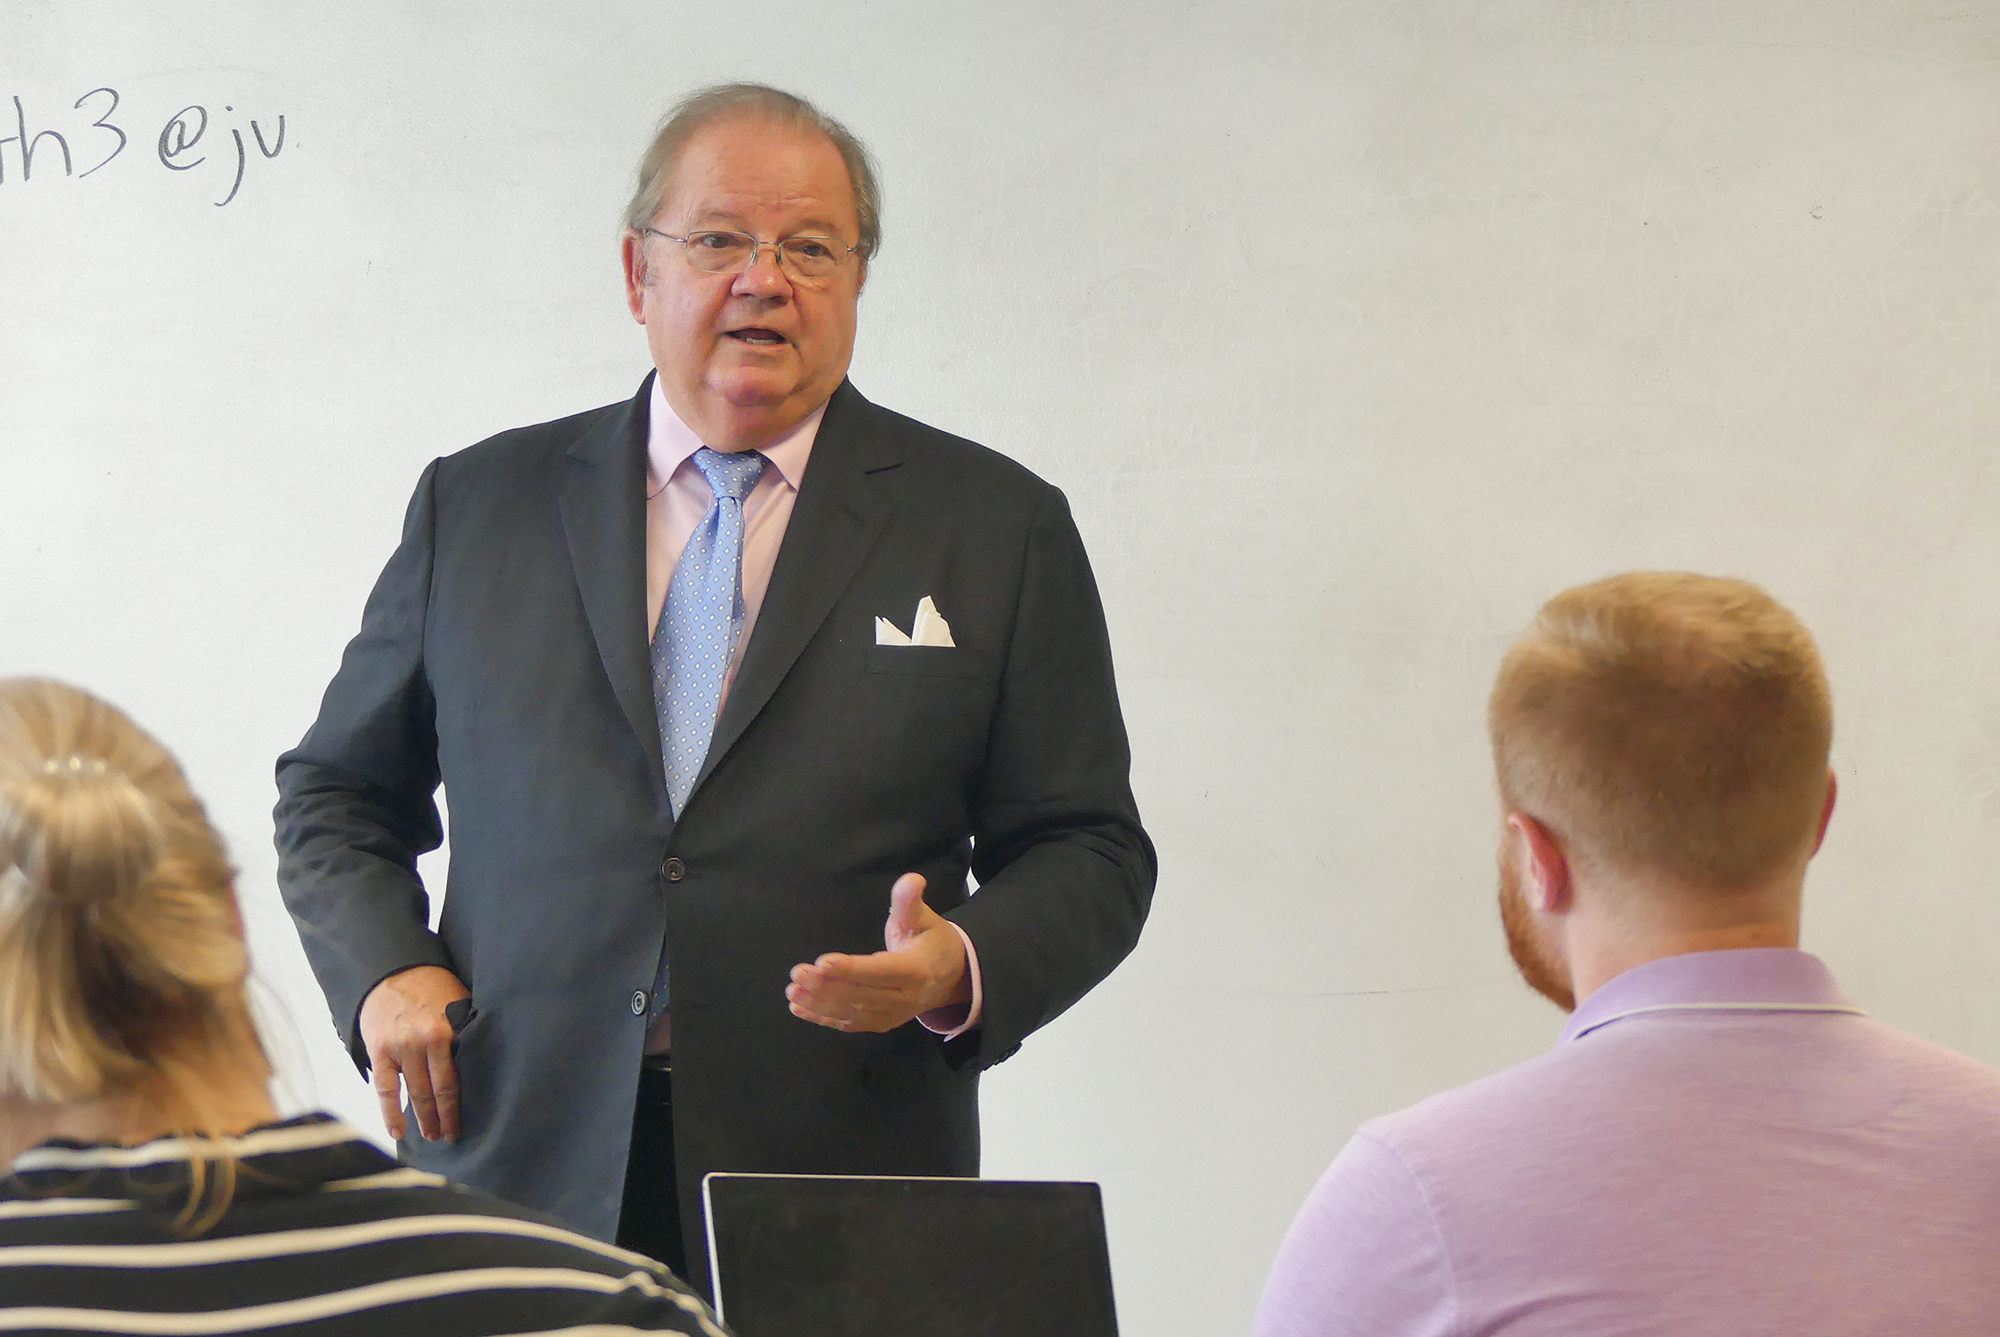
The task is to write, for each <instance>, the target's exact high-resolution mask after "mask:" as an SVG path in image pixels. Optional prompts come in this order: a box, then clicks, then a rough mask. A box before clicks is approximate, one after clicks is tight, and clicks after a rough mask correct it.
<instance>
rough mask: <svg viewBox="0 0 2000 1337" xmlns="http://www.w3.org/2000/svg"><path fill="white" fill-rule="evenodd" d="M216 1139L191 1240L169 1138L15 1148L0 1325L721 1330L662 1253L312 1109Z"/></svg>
mask: <svg viewBox="0 0 2000 1337" xmlns="http://www.w3.org/2000/svg"><path fill="white" fill-rule="evenodd" d="M225 1145H226V1146H227V1147H228V1148H229V1150H230V1151H231V1152H233V1153H234V1154H235V1155H236V1156H237V1157H239V1158H240V1167H239V1170H238V1174H237V1179H236V1192H235V1196H234V1198H233V1200H232V1202H231V1204H230V1207H229V1210H228V1212H227V1213H226V1214H225V1215H224V1216H223V1217H222V1220H221V1221H220V1223H218V1224H217V1225H216V1226H215V1227H213V1228H212V1229H209V1230H207V1231H204V1232H202V1233H201V1234H200V1235H194V1236H190V1235H188V1234H187V1233H185V1232H184V1231H176V1230H175V1229H174V1225H173V1221H174V1217H175V1215H176V1213H178V1212H179V1210H180V1208H181V1207H182V1205H183V1204H184V1203H185V1202H186V1198H187V1194H186V1189H185V1185H186V1183H187V1174H188V1162H187V1147H186V1145H185V1144H184V1143H182V1142H181V1141H179V1140H178V1139H162V1140H161V1141H158V1142H148V1143H146V1144H144V1145H141V1146H137V1147H114V1146H88V1145H85V1144H82V1143H78V1142H70V1141H65V1140H60V1139H59V1140H56V1141H51V1142H46V1143H43V1144H42V1145H41V1146H39V1147H34V1148H31V1149H29V1150H28V1151H25V1152H22V1153H21V1155H20V1156H19V1157H17V1158H16V1159H15V1161H14V1164H13V1167H12V1177H11V1178H7V1179H0V1334H11V1333H20V1332H34V1333H78V1332H89V1333H144V1334H160V1335H161V1337H184V1335H185V1337H204V1335H205V1334H214V1333H227V1334H247V1333H275V1332H284V1333H296V1334H300V1337H348V1335H349V1334H368V1337H397V1335H398V1334H403V1333H409V1334H413V1335H417V1337H487V1335H488V1334H502V1333H523V1334H525V1333H576V1334H592V1335H593V1337H595V1335H598V1334H602V1337H614V1335H615V1334H622V1333H644V1332H678V1333H687V1334H700V1335H701V1337H724V1334H723V1330H722V1328H721V1327H720V1325H718V1324H717V1323H716V1321H715V1318H714V1316H713V1315H712V1314H711V1313H710V1312H709V1310H708V1308H707V1306H706V1305H704V1304H703V1303H702V1302H701V1301H700V1300H699V1299H698V1298H696V1297H695V1296H694V1295H693V1294H692V1293H691V1292H689V1290H688V1289H687V1287H686V1286H685V1285H683V1284H682V1283H681V1282H680V1281H679V1280H678V1279H676V1278H675V1277H673V1276H672V1275H671V1274H670V1273H668V1271H667V1270H666V1269H665V1268H664V1267H662V1266H661V1265H660V1264H658V1263H656V1262H653V1261H652V1260H651V1259H649V1258H644V1257H641V1256H640V1255H638V1254H634V1253H628V1252H626V1251H625V1250H623V1249H617V1248H614V1247H612V1246H611V1245H609V1244H602V1243H599V1242H598V1241H596V1240H593V1239H589V1238H586V1237H585V1236H582V1235H579V1234H577V1233H575V1232H574V1231H571V1230H566V1229H564V1228H563V1227H561V1226H558V1225H556V1224H554V1223H553V1222H552V1221H550V1220H548V1219H547V1218H544V1217H541V1216H538V1215H536V1214H535V1213H532V1212H528V1211H523V1210H521V1209H520V1208H517V1207H512V1206H509V1205H508V1204H506V1203H503V1202H501V1201H500V1200H499V1199H497V1198H493V1197H489V1196H488V1195H486V1194H484V1193H476V1192H474V1191H472V1190H470V1189H464V1188H459V1187H457V1186H455V1185H452V1184H449V1183H447V1182H446V1181H444V1180H443V1179H440V1178H438V1177H437V1176H436V1175H431V1174H425V1173H423V1172H422V1171H419V1170H413V1169H410V1168H408V1167H405V1166H402V1165H398V1164H397V1163H396V1162H395V1161H394V1160H393V1159H391V1158H390V1157H389V1156H387V1155H385V1154H384V1153H383V1152H382V1151H380V1150H379V1149H378V1148H376V1147H375V1146H374V1145H373V1144H371V1143H369V1142H368V1141H366V1140H365V1139H364V1138H362V1137H361V1136H360V1135H359V1134H357V1133H356V1132H355V1131H354V1130H353V1129H351V1128H349V1127H347V1126H346V1125H344V1124H342V1123H340V1122H338V1121H337V1120H335V1119H333V1118H331V1117H330V1116H328V1115H324V1114H313V1115H306V1116H304V1117H303V1118H297V1119H290V1120H286V1121H285V1122H282V1123H274V1124H268V1125H266V1126H264V1127H262V1128H256V1129H253V1130H251V1131H250V1132H248V1133H245V1134H243V1135H242V1136H241V1137H236V1138H230V1139H227V1140H226V1142H225ZM177 1187H178V1188H179V1191H178V1192H176V1191H174V1190H175V1189H176V1188H177Z"/></svg>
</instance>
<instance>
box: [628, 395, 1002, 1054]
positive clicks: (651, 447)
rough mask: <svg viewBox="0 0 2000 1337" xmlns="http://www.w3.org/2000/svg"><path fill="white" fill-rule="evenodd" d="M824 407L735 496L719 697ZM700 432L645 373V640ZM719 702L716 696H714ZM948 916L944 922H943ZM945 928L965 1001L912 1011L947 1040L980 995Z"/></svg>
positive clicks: (705, 503) (657, 1048)
mask: <svg viewBox="0 0 2000 1337" xmlns="http://www.w3.org/2000/svg"><path fill="white" fill-rule="evenodd" d="M825 416H826V406H825V405H824V404H822V405H820V407H818V408H817V409H815V410H813V411H812V412H811V413H810V414H808V415H807V416H806V418H805V421H803V422H801V423H800V424H799V425H798V426H797V427H794V428H793V429H792V430H791V432H790V433H788V434H787V435H785V436H784V437H783V438H781V439H779V440H777V441H774V442H773V443H771V444H770V445H769V446H767V447H765V449H764V450H763V452H762V454H763V456H764V458H765V459H766V460H768V461H770V463H769V464H768V465H767V466H766V467H765V469H764V472H763V474H762V476H760V477H759V478H758V479H757V485H756V486H755V487H753V488H751V489H750V495H749V496H747V497H745V498H744V499H743V635H742V637H741V639H739V640H738V641H737V642H736V655H735V657H734V658H733V659H731V660H730V661H729V671H728V673H726V674H725V675H724V676H723V679H722V697H721V700H722V701H727V700H728V699H729V689H730V687H731V685H732V684H734V683H735V681H736V671H737V670H738V669H739V668H741V667H742V666H743V651H744V649H745V648H746V647H747V646H748V645H749V644H750V633H751V631H752V630H753V629H755V627H756V625H757V613H758V610H759V609H761V608H762V607H763V606H764V592H765V591H766V590H768V589H770V588H771V569H772V567H774V566H776V565H777V562H778V548H779V547H780V545H782V544H783V543H784V541H785V527H786V526H787V525H789V524H790V523H791V521H792V507H793V505H794V504H795V503H796V502H797V501H798V497H799V483H800V481H801V480H803V479H804V478H805V476H806V463H807V461H808V460H810V459H811V458H812V448H813V441H814V440H815V439H816V438H817V437H818V436H819V423H820V419H821V418H823V417H825ZM702 445H703V442H702V439H701V438H700V437H698V436H696V435H695V434H694V429H693V428H691V427H689V426H688V425H687V424H686V423H684V422H682V421H681V419H680V415H679V414H677V413H675V412H674V410H673V408H672V407H671V406H670V405H669V404H668V403H667V396H666V394H665V392H663V391H662V390H661V389H660V379H659V377H657V376H655V377H654V378H653V399H652V409H651V413H650V417H649V426H648V429H647V435H646V640H647V641H648V642H649V643H650V642H651V641H652V639H653V633H654V632H655V631H656V630H658V628H659V625H660V610H661V609H662V608H663V607H665V606H666V601H667V586H668V585H670V584H672V583H673V579H674V568H675V567H676V566H678V565H679V564H680V560H681V553H682V551H683V550H684V549H686V547H687V544H688V539H689V538H691V537H692V536H693V534H694V531H695V526H697V525H699V524H700V523H701V521H702V517H704V516H706V515H707V514H708V508H709V507H710V506H711V505H713V504H714V503H715V492H714V491H713V489H711V488H710V487H709V485H708V479H707V478H705V477H704V476H703V475H702V472H701V470H700V469H699V468H697V467H696V466H695V463H694V453H695V452H696V451H697V450H700V449H701V448H702ZM717 708H718V709H720V703H718V707H717ZM888 906H889V889H888V888H887V887H884V888H883V889H882V910H883V916H884V918H886V917H887V916H888ZM946 922H949V921H946ZM951 927H952V931H953V932H955V933H957V934H958V936H959V940H960V941H962V942H963V943H964V944H965V969H966V974H967V975H968V976H970V977H971V980H972V1001H971V1002H970V1003H957V1004H954V1005H953V1006H950V1007H941V1008H937V1009H934V1010H933V1011H930V1012H926V1013H923V1014H922V1015H921V1016H919V1017H918V1018H917V1020H918V1021H921V1022H922V1023H923V1024H924V1026H925V1027H926V1028H927V1029H929V1030H931V1031H934V1032H936V1033H937V1034H939V1035H942V1036H944V1037H945V1039H947V1040H949V1039H952V1038H953V1037H955V1036H959V1035H962V1034H964V1033H965V1032H966V1031H969V1030H971V1029H972V1028H973V1027H974V1026H976V1025H978V1024H979V1016H980V1012H981V1010H982V1007H983V1004H984V1002H985V994H984V990H983V989H982V988H981V984H980V978H979V953H978V952H977V951H976V950H974V948H973V946H972V939H971V938H970V937H969V936H968V935H967V934H966V932H965V930H964V929H962V928H960V927H959V926H958V925H956V924H952V926H951ZM672 1023H673V1018H672V1016H671V1015H665V1016H662V1017H661V1018H660V1019H659V1021H657V1022H655V1023H654V1025H653V1028H652V1030H650V1031H648V1032H647V1034H646V1052H647V1053H649V1054H657V1053H663V1052H665V1051H666V1050H667V1049H668V1048H670V1047H671V1044H672Z"/></svg>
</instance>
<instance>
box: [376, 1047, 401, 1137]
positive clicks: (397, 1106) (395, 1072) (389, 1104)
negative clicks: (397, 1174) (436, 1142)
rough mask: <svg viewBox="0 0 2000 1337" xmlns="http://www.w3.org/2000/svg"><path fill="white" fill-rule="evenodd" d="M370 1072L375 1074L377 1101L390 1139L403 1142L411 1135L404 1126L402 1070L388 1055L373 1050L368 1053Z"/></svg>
mask: <svg viewBox="0 0 2000 1337" xmlns="http://www.w3.org/2000/svg"><path fill="white" fill-rule="evenodd" d="M368 1070H369V1072H370V1073H372V1074H373V1080H374V1084H375V1099H376V1101H377V1103H379V1104H380V1105H381V1106H382V1124H383V1126H384V1127H385V1128H387V1129H388V1130H389V1136H390V1137H393V1138H395V1139H396V1140H397V1141H398V1142H401V1141H402V1140H403V1139H404V1138H405V1137H407V1136H408V1135H409V1129H408V1128H406V1127H404V1125H403V1100H402V1095H403V1081H402V1077H403V1074H402V1070H401V1069H399V1068H398V1067H397V1066H396V1061H395V1060H394V1059H392V1058H390V1057H389V1056H388V1055H387V1054H385V1053H377V1052H376V1051H374V1050H372V1049H371V1050H370V1051H369V1053H368Z"/></svg>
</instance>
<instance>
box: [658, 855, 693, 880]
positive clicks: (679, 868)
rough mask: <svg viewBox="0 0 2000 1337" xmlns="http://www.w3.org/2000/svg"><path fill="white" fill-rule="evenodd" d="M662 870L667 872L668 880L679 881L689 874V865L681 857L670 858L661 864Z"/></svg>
mask: <svg viewBox="0 0 2000 1337" xmlns="http://www.w3.org/2000/svg"><path fill="white" fill-rule="evenodd" d="M660 871H661V872H662V873H664V874H666V878H667V881H669V882H678V881H680V880H681V879H682V878H684V877H686V876H687V875H688V866H687V865H686V864H684V863H682V862H681V861H680V860H679V859H669V860H667V861H666V862H665V863H663V864H661V865H660Z"/></svg>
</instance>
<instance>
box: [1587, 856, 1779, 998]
mask: <svg viewBox="0 0 2000 1337" xmlns="http://www.w3.org/2000/svg"><path fill="white" fill-rule="evenodd" d="M1804 878H1805V870H1804V868H1803V867H1801V868H1800V869H1799V870H1798V875H1797V876H1796V877H1789V876H1788V877H1782V878H1777V879H1773V880H1772V881H1770V882H1768V883H1765V884H1763V885H1760V886H1756V887H1749V888H1744V889H1742V890H1740V891H1729V892H1706V891H1691V890H1688V889H1684V888H1678V887H1675V888H1663V887H1651V886H1623V887H1615V888H1606V889H1597V891H1596V894H1593V892H1592V889H1580V890H1582V893H1583V894H1582V895H1580V896H1579V897H1578V905H1577V909H1576V910H1575V911H1573V912H1572V913H1571V914H1570V915H1569V916H1567V918H1566V922H1565V925H1564V927H1565V930H1566V932H1567V935H1568V940H1567V944H1566V946H1567V952H1566V956H1567V959H1568V962H1569V970H1570V987H1571V988H1572V989H1573V990H1574V991H1575V993H1576V1001H1577V1002H1579V1003H1581V1002H1582V1001H1583V1000H1584V999H1585V998H1588V997H1589V996H1590V995H1591V994H1593V993H1595V992H1597V990H1598V989H1600V988H1602V987H1603V986H1604V985H1605V984H1607V983H1609V982H1610V981H1611V980H1613V979H1615V978H1617V977H1618V976H1620V975H1622V974H1624V973H1625V972H1626V971H1628V970H1632V969H1634V968H1635V967H1638V966H1643V965H1645V964H1646V963H1647V962H1648V961H1658V960H1660V959H1661V958H1663V957H1668V956H1683V955H1686V954H1687V953H1689V952H1725V951H1732V950H1735V949H1738V948H1744V947H1797V946H1798V945H1799V897H1800V889H1801V884H1802V883H1803V881H1804Z"/></svg>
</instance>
